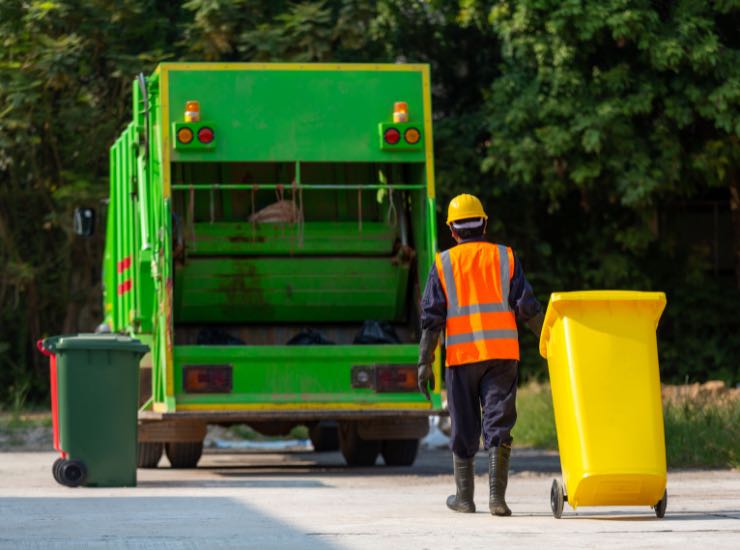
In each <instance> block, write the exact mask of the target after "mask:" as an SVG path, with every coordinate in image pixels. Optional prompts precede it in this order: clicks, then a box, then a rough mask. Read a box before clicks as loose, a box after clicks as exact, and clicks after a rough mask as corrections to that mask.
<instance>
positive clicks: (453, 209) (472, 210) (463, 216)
mask: <svg viewBox="0 0 740 550" xmlns="http://www.w3.org/2000/svg"><path fill="white" fill-rule="evenodd" d="M469 218H483V219H484V220H487V219H488V216H486V213H485V211H484V210H483V205H482V204H481V203H480V201H479V200H478V197H474V196H473V195H468V194H467V193H463V194H462V195H458V196H457V197H455V198H454V199H452V200H451V201H450V206H448V207H447V225H450V224H451V223H452V222H456V221H458V220H467V219H469Z"/></svg>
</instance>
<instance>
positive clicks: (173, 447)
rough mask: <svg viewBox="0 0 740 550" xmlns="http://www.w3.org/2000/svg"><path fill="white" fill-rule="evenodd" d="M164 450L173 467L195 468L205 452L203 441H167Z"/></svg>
mask: <svg viewBox="0 0 740 550" xmlns="http://www.w3.org/2000/svg"><path fill="white" fill-rule="evenodd" d="M164 450H165V453H167V458H169V460H170V464H171V465H172V467H173V468H195V467H196V466H197V465H198V461H199V460H200V455H202V454H203V442H202V441H186V442H181V443H180V442H178V443H165V446H164Z"/></svg>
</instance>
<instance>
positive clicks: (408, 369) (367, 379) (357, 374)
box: [352, 365, 417, 393]
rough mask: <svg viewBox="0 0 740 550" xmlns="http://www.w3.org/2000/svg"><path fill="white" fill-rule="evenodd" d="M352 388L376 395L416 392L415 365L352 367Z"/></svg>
mask: <svg viewBox="0 0 740 550" xmlns="http://www.w3.org/2000/svg"><path fill="white" fill-rule="evenodd" d="M352 387H353V388H370V389H373V390H375V391H376V392H378V393H389V392H414V391H417V377H416V365H357V366H355V367H352Z"/></svg>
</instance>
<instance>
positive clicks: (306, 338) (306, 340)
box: [288, 329, 334, 346]
mask: <svg viewBox="0 0 740 550" xmlns="http://www.w3.org/2000/svg"><path fill="white" fill-rule="evenodd" d="M333 344H334V342H332V341H331V340H327V339H326V338H324V337H323V335H322V334H321V333H320V332H316V331H315V330H313V329H308V330H302V331H301V332H299V333H298V334H296V335H295V336H293V338H291V339H290V340H288V345H289V346H330V345H333Z"/></svg>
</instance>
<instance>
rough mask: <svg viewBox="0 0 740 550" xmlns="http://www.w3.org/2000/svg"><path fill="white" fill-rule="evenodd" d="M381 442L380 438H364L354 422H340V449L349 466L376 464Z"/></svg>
mask: <svg viewBox="0 0 740 550" xmlns="http://www.w3.org/2000/svg"><path fill="white" fill-rule="evenodd" d="M380 443H381V442H380V440H369V439H362V438H361V437H360V434H359V433H358V431H357V425H356V424H355V423H354V422H340V423H339V449H340V450H341V451H342V456H343V457H344V460H345V462H347V465H348V466H373V465H375V461H376V460H377V458H378V454H379V453H380Z"/></svg>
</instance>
